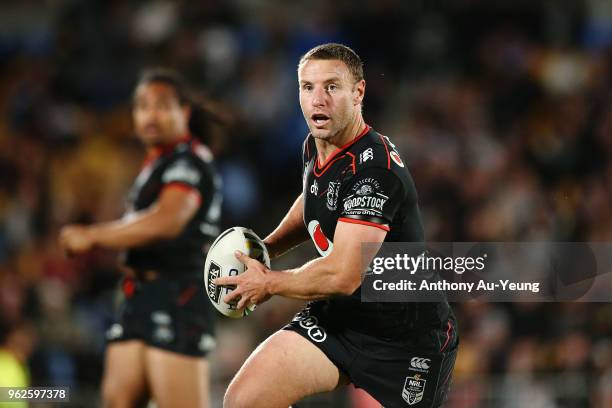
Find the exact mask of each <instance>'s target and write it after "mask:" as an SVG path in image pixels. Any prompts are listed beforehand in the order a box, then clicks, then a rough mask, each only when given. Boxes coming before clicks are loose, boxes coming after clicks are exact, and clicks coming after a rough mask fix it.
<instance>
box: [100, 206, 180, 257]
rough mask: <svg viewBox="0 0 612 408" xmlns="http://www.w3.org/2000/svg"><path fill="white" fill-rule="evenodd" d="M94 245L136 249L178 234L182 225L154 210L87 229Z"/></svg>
mask: <svg viewBox="0 0 612 408" xmlns="http://www.w3.org/2000/svg"><path fill="white" fill-rule="evenodd" d="M88 230H89V234H90V235H91V237H92V238H93V241H94V245H97V246H101V247H105V248H113V249H124V248H132V247H138V246H142V245H146V244H149V243H151V242H154V241H158V240H162V239H170V238H174V237H176V236H177V235H178V234H180V232H181V230H182V225H176V223H173V220H172V219H171V218H169V217H166V216H164V215H162V214H159V213H158V212H156V210H155V209H153V210H150V211H145V212H142V213H137V214H136V215H134V216H133V217H132V218H129V219H121V220H117V221H112V222H106V223H101V224H95V225H92V226H91V227H89V228H88Z"/></svg>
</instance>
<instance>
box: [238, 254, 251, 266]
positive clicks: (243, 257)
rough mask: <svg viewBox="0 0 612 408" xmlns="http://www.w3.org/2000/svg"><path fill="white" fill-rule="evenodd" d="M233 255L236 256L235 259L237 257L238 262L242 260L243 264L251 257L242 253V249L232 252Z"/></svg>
mask: <svg viewBox="0 0 612 408" xmlns="http://www.w3.org/2000/svg"><path fill="white" fill-rule="evenodd" d="M234 256H235V257H236V259H238V260H239V261H240V262H242V263H243V264H245V265H247V264H248V262H249V261H250V260H251V259H252V258H249V256H248V255H247V254H245V253H243V252H242V251H236V252H234ZM247 266H248V265H247Z"/></svg>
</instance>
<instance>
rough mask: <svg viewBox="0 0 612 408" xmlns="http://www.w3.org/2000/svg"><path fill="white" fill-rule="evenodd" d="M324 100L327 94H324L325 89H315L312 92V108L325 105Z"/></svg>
mask: <svg viewBox="0 0 612 408" xmlns="http://www.w3.org/2000/svg"><path fill="white" fill-rule="evenodd" d="M326 98H327V94H326V93H325V89H323V88H316V87H315V89H314V90H313V91H312V106H323V105H325V99H326Z"/></svg>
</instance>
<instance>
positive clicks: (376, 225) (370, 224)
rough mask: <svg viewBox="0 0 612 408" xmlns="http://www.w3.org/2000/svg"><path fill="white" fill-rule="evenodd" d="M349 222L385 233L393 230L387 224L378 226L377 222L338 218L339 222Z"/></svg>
mask: <svg viewBox="0 0 612 408" xmlns="http://www.w3.org/2000/svg"><path fill="white" fill-rule="evenodd" d="M340 221H342V222H348V223H350V224H361V225H367V226H370V227H375V228H380V229H381V230H384V231H387V232H389V231H391V228H390V227H389V226H388V225H387V224H377V223H375V222H371V221H365V220H358V219H355V218H346V217H340V218H338V222H340Z"/></svg>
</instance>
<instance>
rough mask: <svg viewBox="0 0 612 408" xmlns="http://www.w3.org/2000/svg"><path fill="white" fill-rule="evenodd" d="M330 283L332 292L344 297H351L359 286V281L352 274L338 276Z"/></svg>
mask: <svg viewBox="0 0 612 408" xmlns="http://www.w3.org/2000/svg"><path fill="white" fill-rule="evenodd" d="M332 282H333V284H332V286H333V292H334V293H336V294H338V295H344V296H350V295H352V294H353V293H355V291H356V290H357V288H359V286H360V285H361V279H359V277H357V278H355V276H354V275H353V274H340V275H339V276H337V277H336V278H335V279H334V280H333V281H332Z"/></svg>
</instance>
